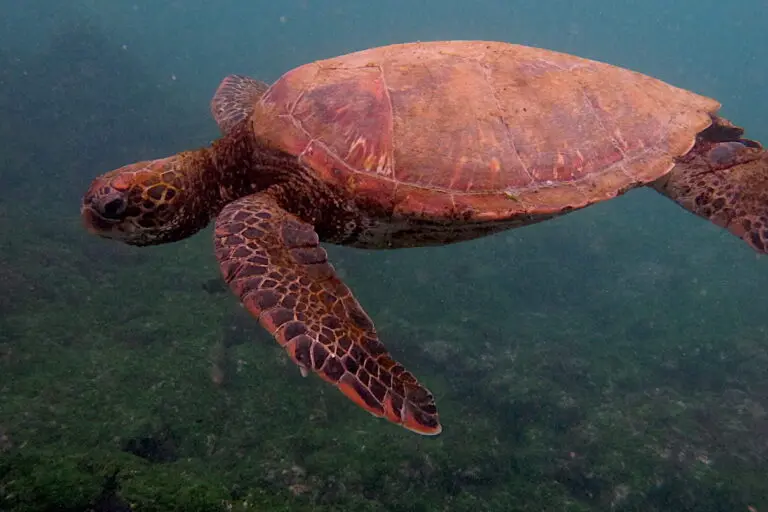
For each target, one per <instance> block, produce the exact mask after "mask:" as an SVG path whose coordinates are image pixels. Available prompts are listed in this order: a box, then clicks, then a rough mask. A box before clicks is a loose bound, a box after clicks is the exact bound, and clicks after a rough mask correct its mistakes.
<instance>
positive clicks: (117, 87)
mask: <svg viewBox="0 0 768 512" xmlns="http://www.w3.org/2000/svg"><path fill="white" fill-rule="evenodd" d="M0 7H2V10H0V12H2V13H3V15H2V17H1V18H0V41H2V43H3V44H2V45H0V112H2V117H0V119H2V122H0V136H2V139H3V141H4V144H3V149H2V150H0V152H1V154H2V156H3V158H2V165H0V230H1V231H0V233H1V236H0V291H2V293H0V510H14V511H15V510H85V509H87V508H88V507H92V508H95V509H97V510H129V509H132V510H224V509H226V508H227V507H232V509H234V510H246V509H248V510H397V511H406V510H423V511H432V510H490V511H501V510H530V511H539V510H579V511H581V510H638V511H639V510H642V511H646V510H659V511H661V510H664V511H680V510H692V511H693V510H695V511H702V510H703V511H710V510H711V511H730V510H734V511H747V510H759V511H762V510H765V509H768V491H767V490H766V489H768V487H766V485H765V482H766V481H768V478H767V476H768V462H767V461H766V457H767V456H768V412H766V411H768V399H766V396H768V378H767V377H766V376H767V375H768V350H767V348H766V347H767V346H768V320H767V319H768V315H766V307H765V304H766V299H768V293H767V292H766V290H768V261H767V260H766V258H765V257H761V256H758V255H756V254H755V253H754V252H753V251H752V250H751V249H749V248H748V247H747V246H746V245H745V244H743V242H741V241H739V240H738V239H736V238H735V237H732V236H731V235H729V234H728V233H725V232H723V231H722V230H720V229H719V228H717V227H715V226H714V225H711V224H709V223H707V222H705V221H703V220H700V219H698V218H695V217H694V216H692V215H690V214H688V213H686V212H685V211H683V210H681V209H679V208H678V207H677V206H675V205H674V204H672V203H671V202H670V201H669V200H667V199H665V198H663V197H661V196H659V195H658V194H656V193H655V192H653V191H651V190H636V191H632V192H630V193H628V194H627V195H625V196H623V197H621V198H619V199H616V200H613V201H610V202H607V203H602V204H599V205H597V206H594V207H590V208H588V209H587V210H584V211H581V212H578V213H575V214H573V215H569V216H567V217H561V218H558V219H555V220H553V221H549V222H547V223H544V224H539V225H536V226H531V227H527V228H523V229H519V230H514V231H509V232H506V233H502V234H500V235H497V236H493V237H489V238H485V239H482V240H478V241H474V242H468V243H464V244H460V245H456V246H451V247H446V248H429V249H410V250H403V251H391V252H376V251H361V250H354V249H349V248H341V247H328V252H329V255H330V257H331V260H332V262H333V263H334V265H335V266H336V268H337V269H338V270H339V272H340V274H341V275H342V276H343V278H344V279H345V281H346V282H347V283H348V284H349V285H350V287H351V288H352V289H353V290H354V291H355V294H356V296H357V298H358V299H359V300H360V302H361V303H362V304H363V306H364V307H365V308H366V311H367V312H368V313H369V314H370V316H371V317H372V319H373V320H374V321H375V322H376V325H377V328H378V330H379V332H380V334H381V338H382V340H383V341H384V343H385V344H386V345H387V347H388V348H389V349H390V351H391V352H392V353H393V355H394V356H395V357H396V358H397V359H398V360H399V361H401V362H403V363H404V364H405V365H406V367H407V368H408V369H409V370H411V371H412V372H414V373H415V374H416V375H417V376H418V377H419V379H420V380H421V381H422V382H423V383H424V384H425V385H427V387H429V388H430V390H432V392H433V393H434V394H435V396H436V399H437V403H438V407H439V409H440V413H441V421H442V423H443V427H444V432H443V433H442V434H441V435H440V436H439V437H436V438H424V437H419V436H416V435H414V434H411V433H409V432H407V431H405V430H404V429H401V428H399V427H396V426H393V425H390V424H388V423H386V422H384V421H379V420H375V419H374V418H372V417H371V416H370V415H368V414H366V413H365V412H363V411H361V410H359V409H358V408H357V407H355V406H354V405H353V404H351V403H350V402H349V401H348V400H346V399H345V398H344V397H343V396H341V395H340V394H339V393H337V392H336V391H335V390H333V389H332V388H331V387H330V386H328V385H326V384H324V383H322V382H321V381H320V380H319V379H317V378H316V377H314V376H310V377H308V378H306V379H303V378H301V376H300V374H299V372H298V370H297V368H296V367H295V366H294V365H293V364H292V363H291V362H290V361H289V360H288V358H287V357H286V356H285V354H284V351H282V350H281V349H280V348H279V347H278V346H277V345H276V344H275V343H274V341H273V340H272V339H271V338H270V337H269V336H268V335H267V334H266V333H264V332H263V331H261V330H260V328H259V327H258V325H257V323H256V322H255V320H252V319H250V318H249V317H247V316H246V315H245V314H244V313H243V312H242V311H241V309H240V308H239V307H238V305H237V303H236V300H235V299H234V298H233V297H230V296H229V294H228V293H227V292H226V291H225V290H223V289H221V288H220V287H219V286H218V285H217V283H218V276H219V270H218V265H217V263H216V260H215V258H214V256H213V251H212V248H211V240H210V238H211V236H210V232H209V231H205V232H204V233H202V234H200V235H197V236H196V237H193V238H191V239H189V240H185V241H183V242H179V243H177V244H173V245H168V246H161V247H154V248H145V249H138V248H130V247H126V246H122V245H119V244H116V243H112V242H108V241H104V240H100V239H96V238H95V237H91V236H88V235H87V234H86V233H85V232H84V230H83V229H82V228H81V226H80V220H79V217H78V215H79V212H78V209H79V203H80V198H81V196H82V194H83V192H84V190H85V188H86V187H87V185H88V183H89V182H90V181H91V179H92V178H93V177H94V176H96V175H97V174H100V173H102V172H104V171H107V170H109V169H112V168H115V167H118V166H120V165H123V164H126V163H129V162H133V161H136V160H140V159H145V158H158V157H160V156H164V155H167V154H171V153H174V152H176V151H180V150H183V149H188V148H193V147H197V146H199V145H202V144H206V143H208V142H209V141H210V140H212V139H214V138H216V137H217V136H218V131H217V128H216V126H215V123H214V122H213V120H212V119H211V118H210V114H209V111H208V102H209V100H210V97H211V95H212V93H213V91H214V90H215V89H216V86H217V85H218V83H219V81H220V80H221V78H222V77H224V76H225V75H227V74H230V73H242V74H248V75H251V76H255V77H258V78H260V79H262V80H266V81H273V80H275V79H277V78H278V77H279V76H280V75H281V74H282V73H283V72H285V71H287V70H289V69H291V68H292V67H294V66H297V65H300V64H303V63H306V62H310V61H313V60H315V59H321V58H326V57H330V56H334V55H339V54H343V53H347V52H350V51H354V50H359V49H364V48H368V47H372V46H377V45H383V44H389V43H396V42H405V41H415V40H434V39H486V40H499V41H507V42H514V43H522V44H528V45H534V46H541V47H546V48H550V49H553V50H559V51H564V52H569V53H573V54H576V55H580V56H583V57H589V58H594V59H598V60H602V61H605V62H610V63H612V64H617V65H621V66H624V67H628V68H631V69H634V70H637V71H641V72H644V73H648V74H650V75H653V76H656V77H658V78H661V79H663V80H666V81H668V82H670V83H672V84H674V85H677V86H681V87H685V88H688V89H691V90H693V91H695V92H698V93H700V94H704V95H708V96H712V97H715V98H717V99H718V100H719V101H721V102H722V104H723V110H722V113H723V115H725V116H726V117H728V118H729V119H731V120H732V121H734V122H735V123H736V124H738V125H740V126H743V127H744V128H746V130H747V135H748V136H749V137H750V138H752V139H756V140H762V141H763V142H766V141H768V123H767V122H766V119H768V106H767V104H766V102H765V100H764V97H763V93H764V90H765V86H766V84H767V83H768V72H767V71H766V66H765V63H764V61H763V58H764V56H765V51H766V48H768V33H767V32H766V31H765V30H764V20H765V18H766V15H768V4H766V3H765V2H763V1H759V0H750V1H746V2H740V3H738V4H730V3H724V2H714V1H700V2H695V3H694V2H677V3H675V4H674V5H670V2H662V1H646V2H634V1H626V2H616V3H611V4H609V3H607V2H597V1H594V0H592V1H582V2H565V1H548V2H542V3H536V4H534V3H533V2H517V1H485V2H475V3H472V4H470V3H466V2H439V3H438V2H434V1H431V0H424V1H421V2H413V3H409V2H403V1H400V0H398V1H391V2H378V3H375V4H374V3H363V2H349V1H339V2H330V1H326V2H316V1H310V0H305V1H287V2H281V3H276V2H246V1H244V0H239V1H222V2H216V3H214V2H203V1H200V0H197V1H185V2H180V1H178V2H149V1H144V2H123V1H116V2H108V3H107V2H95V1H71V2H66V3H65V2H54V1H52V0H50V1H47V2H46V1H37V0H32V1H25V2H23V3H21V2H17V1H11V0H0ZM214 381H217V382H219V381H220V383H219V384H216V383H215V382H214ZM120 507H122V508H120ZM126 507H129V508H126ZM749 507H752V509H750V508H749Z"/></svg>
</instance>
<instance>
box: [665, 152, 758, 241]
mask: <svg viewBox="0 0 768 512" xmlns="http://www.w3.org/2000/svg"><path fill="white" fill-rule="evenodd" d="M693 151H694V152H696V153H695V155H694V156H693V157H692V158H690V159H688V160H687V161H681V162H679V163H678V164H677V165H676V166H675V167H674V168H673V169H672V171H670V173H669V174H668V175H667V176H664V177H662V178H660V179H659V180H658V181H656V182H655V183H654V184H653V187H654V188H655V189H656V190H658V191H659V192H661V193H662V194H664V195H666V196H667V197H669V198H670V199H672V200H674V201H675V202H676V203H678V204H679V205H680V206H682V207H683V208H685V209H686V210H688V211H690V212H693V213H695V214H696V215H699V216H700V217H704V218H705V219H708V220H710V221H712V222H713V223H715V224H717V225H718V226H720V227H723V228H726V229H728V231H730V232H731V233H733V234H734V235H736V236H738V237H739V238H741V239H742V240H744V241H745V242H747V243H748V244H749V245H750V246H752V248H753V249H755V250H757V251H758V252H761V253H768V153H766V151H765V150H763V149H762V148H761V147H760V145H759V144H758V143H756V142H753V141H750V140H747V139H739V140H732V141H722V142H713V143H711V144H710V145H707V146H705V147H704V148H703V149H702V150H701V151H698V152H697V149H696V148H694V150H693Z"/></svg>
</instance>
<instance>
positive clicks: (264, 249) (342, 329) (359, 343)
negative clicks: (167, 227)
mask: <svg viewBox="0 0 768 512" xmlns="http://www.w3.org/2000/svg"><path fill="white" fill-rule="evenodd" d="M215 244H216V257H217V258H218V260H219V263H220V265H221V269H222V273H223V275H224V279H225V280H226V281H227V283H229V285H230V287H231V288H232V290H233V291H234V292H235V293H236V294H237V295H238V296H239V297H240V300H241V301H242V303H243V305H244V306H245V307H246V308H247V309H248V311H249V312H251V314H253V315H254V316H255V317H257V318H258V319H259V322H260V323H261V325H262V326H263V327H264V328H266V329H267V330H268V331H269V332H270V333H272V335H274V337H275V339H276V340H277V342H278V343H279V344H280V345H281V346H282V347H283V348H285V350H286V351H287V352H288V354H289V355H290V356H291V359H293V361H294V362H295V363H296V364H297V365H299V367H300V368H301V369H302V374H306V372H307V371H308V370H312V371H314V372H315V373H317V374H318V375H319V376H320V377H322V378H323V379H324V380H326V381H328V382H330V383H332V384H334V385H336V386H337V387H338V388H339V390H341V392H342V393H344V394H345V395H347V397H348V398H349V399H351V400H352V401H353V402H355V403H356V404H357V405H359V406H360V407H362V408H363V409H365V410H367V411H368V412H370V413H371V414H373V415H375V416H379V417H385V418H387V419H388V420H390V421H392V422H394V423H398V424H401V425H402V426H404V427H405V428H407V429H409V430H413V431H415V432H418V433H421V434H438V433H439V432H440V430H441V427H440V422H439V420H438V415H437V408H436V407H435V402H434V398H433V396H432V394H431V393H430V392H429V391H428V390H427V389H426V388H425V387H424V386H422V385H421V384H419V382H418V381H417V380H416V378H415V377H414V376H413V375H412V374H411V373H410V372H408V371H406V370H405V368H403V366H402V365H401V364H399V363H397V362H396V361H394V360H393V359H392V358H391V357H390V356H389V354H388V353H387V350H386V349H385V348H384V345H382V343H381V342H380V341H379V338H378V335H377V334H376V330H375V328H374V326H373V323H372V322H371V320H370V318H369V317H368V315H367V314H366V313H365V311H363V309H362V307H361V306H360V304H359V303H358V302H357V300H356V299H355V298H354V296H353V295H352V292H351V291H350V290H349V288H347V286H346V285H345V284H344V283H343V282H342V281H341V280H340V279H339V278H338V277H337V276H336V273H335V271H334V269H333V267H332V266H331V264H330V263H328V259H327V255H326V252H325V250H324V249H323V248H322V247H320V242H319V238H318V236H317V233H315V230H314V228H313V227H312V226H311V225H310V224H308V223H306V222H304V221H302V220H301V219H299V218H298V217H296V216H295V215H292V214H290V213H289V212H287V211H285V210H283V209H282V208H281V207H280V206H279V205H278V203H277V201H275V199H274V198H272V197H271V196H270V195H269V194H268V193H266V192H265V193H259V194H254V195H250V196H246V197H244V198H242V199H239V200H237V201H234V202H233V203H230V204H229V205H227V206H226V207H225V208H224V210H222V212H221V214H219V217H218V219H217V221H216V230H215Z"/></svg>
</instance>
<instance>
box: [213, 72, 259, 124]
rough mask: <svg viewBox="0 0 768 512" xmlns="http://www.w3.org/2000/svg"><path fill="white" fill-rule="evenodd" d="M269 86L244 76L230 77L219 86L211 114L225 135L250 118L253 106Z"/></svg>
mask: <svg viewBox="0 0 768 512" xmlns="http://www.w3.org/2000/svg"><path fill="white" fill-rule="evenodd" d="M267 89H269V85H267V84H265V83H264V82H261V81H259V80H254V79H253V78H249V77H247V76H242V75H229V76H228V77H226V78H225V79H224V80H222V81H221V84H219V88H218V89H217V90H216V94H215V95H214V96H213V100H211V114H213V118H214V119H215V120H216V123H217V124H218V125H219V128H220V129H221V131H222V132H223V133H224V134H227V133H229V132H230V131H232V129H233V128H234V127H235V126H237V125H238V124H240V123H241V122H243V121H244V120H245V119H247V118H248V117H250V115H251V114H252V113H253V105H254V103H256V102H257V101H259V98H261V96H262V95H263V94H264V93H265V92H266V90H267Z"/></svg>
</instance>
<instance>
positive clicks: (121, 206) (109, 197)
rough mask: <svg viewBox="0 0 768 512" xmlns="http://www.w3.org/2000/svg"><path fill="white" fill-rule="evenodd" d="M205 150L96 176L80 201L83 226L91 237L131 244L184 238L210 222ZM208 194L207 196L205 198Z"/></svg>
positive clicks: (210, 198)
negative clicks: (204, 189)
mask: <svg viewBox="0 0 768 512" xmlns="http://www.w3.org/2000/svg"><path fill="white" fill-rule="evenodd" d="M209 153H210V152H209V150H207V149H202V150H199V151H193V152H186V153H180V154H178V155H174V156H171V157H168V158H161V159H159V160H150V161H143V162H137V163H134V164H130V165H126V166H124V167H121V168H119V169H116V170H114V171H111V172H108V173H106V174H104V175H102V176H99V177H98V178H96V179H95V180H94V181H93V183H92V184H91V186H90V188H89V189H88V192H86V194H85V196H84V197H83V204H82V207H81V214H82V218H83V222H84V223H85V225H86V227H87V228H88V230H89V231H91V232H92V233H95V234H98V235H100V236H103V237H106V238H114V239H117V240H121V241H123V242H125V243H128V244H131V245H153V244H161V243H165V242H173V241H175V240H180V239H182V238H185V237H187V236H189V235H191V234H193V233H195V232H197V231H198V230H200V229H202V228H203V227H205V225H206V224H208V222H209V221H210V218H211V217H210V214H209V211H210V208H208V207H205V205H204V204H202V203H211V202H213V199H214V198H213V197H206V196H203V197H200V189H201V187H200V182H201V181H202V177H203V175H204V170H205V169H206V168H208V167H210V166H212V160H211V158H210V154H209ZM208 196H210V194H209V195H208Z"/></svg>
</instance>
